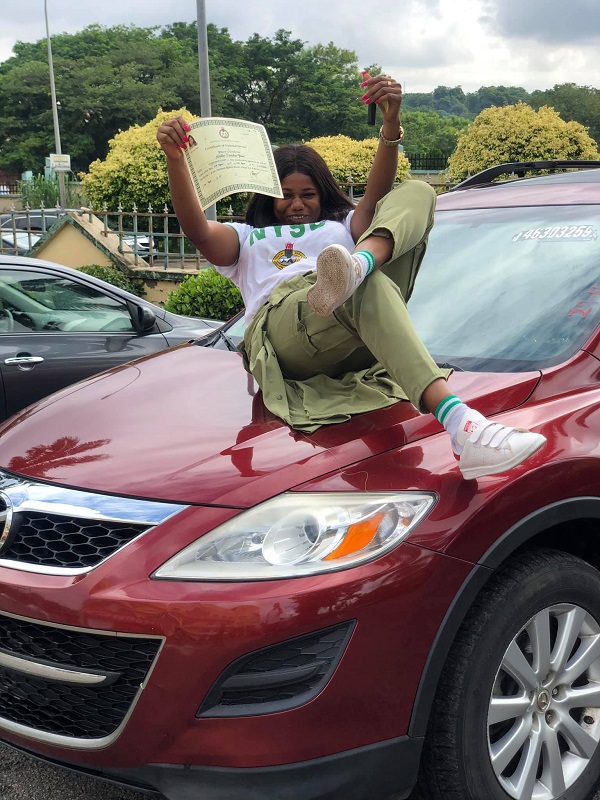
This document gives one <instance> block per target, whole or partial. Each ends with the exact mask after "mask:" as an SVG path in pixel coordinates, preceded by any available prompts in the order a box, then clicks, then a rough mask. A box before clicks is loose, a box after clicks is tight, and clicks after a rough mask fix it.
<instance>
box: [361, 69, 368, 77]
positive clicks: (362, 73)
mask: <svg viewBox="0 0 600 800" xmlns="http://www.w3.org/2000/svg"><path fill="white" fill-rule="evenodd" d="M360 74H361V75H362V76H363V78H364V77H365V75H367V74H368V73H367V70H366V69H363V71H362V72H361V73H360Z"/></svg>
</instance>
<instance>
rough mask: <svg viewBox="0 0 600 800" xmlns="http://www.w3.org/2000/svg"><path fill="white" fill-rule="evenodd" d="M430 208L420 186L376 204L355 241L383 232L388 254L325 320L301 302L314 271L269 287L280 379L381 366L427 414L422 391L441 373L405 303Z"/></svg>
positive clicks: (269, 327) (269, 329) (269, 323)
mask: <svg viewBox="0 0 600 800" xmlns="http://www.w3.org/2000/svg"><path fill="white" fill-rule="evenodd" d="M434 207H435V193H434V191H433V190H432V189H431V187H429V186H428V185H427V184H426V183H424V182H422V181H408V182H406V183H404V184H402V185H401V186H399V187H397V188H395V189H393V190H392V191H391V192H390V193H389V194H388V195H386V197H384V198H383V199H382V200H381V201H380V202H379V203H378V205H377V209H376V212H375V216H374V218H373V223H372V224H371V226H370V227H369V229H368V230H367V231H365V233H364V234H363V235H362V236H361V238H360V239H359V242H360V241H362V240H363V239H365V238H366V237H367V236H369V235H370V234H372V233H373V232H381V231H388V232H389V233H390V234H391V236H392V237H393V240H394V249H393V253H392V257H391V259H390V261H389V262H388V263H387V264H385V265H383V266H382V267H381V268H379V269H377V270H375V271H374V272H372V273H371V274H370V275H369V276H368V277H367V278H366V279H365V280H364V281H363V282H362V284H361V285H360V286H359V287H358V289H357V290H356V291H355V292H354V294H353V295H352V297H350V299H349V300H347V301H346V302H345V303H344V304H343V305H342V306H340V307H339V308H338V309H336V311H334V313H333V314H332V315H331V316H329V317H325V318H323V317H319V316H318V315H317V314H315V313H314V311H313V310H312V309H311V307H310V306H309V305H308V303H307V302H306V295H307V292H308V289H309V288H310V286H311V285H312V284H313V283H314V281H315V279H316V273H311V274H309V275H306V276H299V277H300V278H301V279H302V280H301V281H300V283H301V284H303V285H302V286H301V288H294V283H298V281H296V282H295V281H294V279H292V280H291V281H289V286H287V287H286V283H288V282H284V283H282V284H280V285H279V286H277V287H276V288H275V290H274V291H273V293H272V295H271V298H270V301H269V302H270V304H271V307H270V308H269V311H268V315H267V318H266V334H267V338H268V340H269V341H270V343H271V345H272V346H273V349H274V351H275V354H276V356H277V360H278V362H279V366H280V368H281V371H282V373H283V376H284V378H288V379H290V380H292V381H303V380H306V379H307V378H311V377H313V376H315V375H318V374H323V375H328V376H329V377H332V378H335V377H337V376H339V375H342V374H344V373H347V372H351V371H359V370H363V369H368V368H369V367H371V366H372V365H373V364H374V363H376V362H379V363H380V364H381V365H382V366H383V367H384V368H385V370H386V371H387V373H388V374H389V375H390V377H391V378H392V379H393V380H394V381H395V382H396V383H397V384H399V386H401V387H402V389H403V390H404V392H405V394H406V396H407V397H408V399H409V400H410V401H411V403H412V404H413V405H414V406H415V407H416V408H419V409H420V410H422V411H425V410H426V409H424V408H422V405H421V396H422V394H423V392H424V390H425V389H426V388H427V386H429V385H430V384H431V383H432V382H433V381H434V380H436V379H437V378H441V377H444V376H445V375H446V374H447V373H446V372H442V371H441V370H440V369H439V368H438V367H437V366H436V364H435V363H434V361H433V359H432V358H431V356H430V355H429V353H428V351H427V350H426V348H425V346H424V345H423V343H422V342H421V340H420V339H419V337H418V335H417V333H416V331H415V330H414V328H413V325H412V321H411V319H410V316H409V314H408V310H407V308H406V302H405V299H406V300H408V299H409V297H410V295H411V292H412V289H413V285H414V281H415V279H416V276H417V272H418V270H419V266H420V264H421V261H422V259H423V255H424V254H425V248H426V242H427V235H428V234H429V231H430V230H431V227H432V225H433V211H434ZM288 289H289V291H287V290H288ZM251 327H252V326H251ZM263 390H264V387H263Z"/></svg>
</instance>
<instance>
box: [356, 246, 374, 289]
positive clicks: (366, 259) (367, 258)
mask: <svg viewBox="0 0 600 800" xmlns="http://www.w3.org/2000/svg"><path fill="white" fill-rule="evenodd" d="M352 258H353V260H354V263H355V264H356V263H358V264H359V266H360V271H361V273H362V275H361V278H360V282H361V283H362V282H363V281H364V279H365V278H366V277H367V275H368V274H369V273H370V272H373V269H374V268H375V258H374V256H373V254H372V253H370V252H369V251H368V250H357V251H356V253H352Z"/></svg>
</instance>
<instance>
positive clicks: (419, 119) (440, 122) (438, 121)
mask: <svg viewBox="0 0 600 800" xmlns="http://www.w3.org/2000/svg"><path fill="white" fill-rule="evenodd" d="M468 125H469V120H468V119H465V118H464V117H457V116H454V115H452V116H441V115H440V114H438V113H437V112H436V111H404V112H403V113H402V126H403V128H404V142H403V144H404V152H405V153H406V155H407V157H408V159H409V160H410V157H411V155H413V154H419V155H425V156H438V157H439V156H447V155H449V154H450V153H451V152H452V151H453V150H454V148H455V147H456V143H457V141H458V137H459V135H460V134H461V133H462V132H463V131H464V130H466V128H467V127H468Z"/></svg>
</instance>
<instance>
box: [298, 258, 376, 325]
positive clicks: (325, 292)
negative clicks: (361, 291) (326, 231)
mask: <svg viewBox="0 0 600 800" xmlns="http://www.w3.org/2000/svg"><path fill="white" fill-rule="evenodd" d="M364 278H365V275H364V274H363V267H362V265H361V263H360V261H359V260H358V259H357V258H354V257H353V256H352V254H351V253H349V252H348V251H347V250H346V248H345V247H342V245H340V244H330V245H329V247H326V248H325V249H324V250H322V251H321V252H320V253H319V255H318V257H317V282H316V283H315V285H314V286H311V288H310V289H309V290H308V294H307V297H306V299H307V301H308V304H309V305H310V307H311V308H312V309H313V311H315V312H316V313H317V314H318V315H319V316H320V317H328V316H329V315H330V314H332V313H333V312H334V311H335V309H336V308H339V307H340V306H341V305H342V303H345V302H346V300H347V299H348V298H349V297H351V296H352V294H353V293H354V291H355V290H356V288H357V287H358V286H360V284H361V283H362V282H363V280H364Z"/></svg>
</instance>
